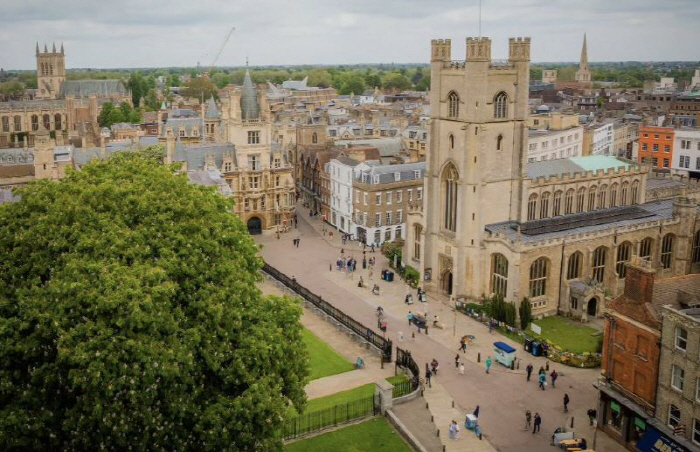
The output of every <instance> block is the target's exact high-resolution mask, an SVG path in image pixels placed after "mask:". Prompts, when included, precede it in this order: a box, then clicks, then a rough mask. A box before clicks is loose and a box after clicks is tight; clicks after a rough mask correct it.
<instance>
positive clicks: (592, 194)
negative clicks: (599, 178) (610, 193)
mask: <svg viewBox="0 0 700 452" xmlns="http://www.w3.org/2000/svg"><path fill="white" fill-rule="evenodd" d="M596 188H597V187H596V186H595V185H594V186H593V187H591V188H589V189H588V210H594V209H595V191H596Z"/></svg>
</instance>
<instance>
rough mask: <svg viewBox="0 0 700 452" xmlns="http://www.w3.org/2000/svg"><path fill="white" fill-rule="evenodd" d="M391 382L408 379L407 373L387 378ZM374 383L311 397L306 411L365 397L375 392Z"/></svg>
mask: <svg viewBox="0 0 700 452" xmlns="http://www.w3.org/2000/svg"><path fill="white" fill-rule="evenodd" d="M387 380H388V381H389V383H392V384H396V383H399V382H402V381H406V380H407V378H406V376H405V375H397V376H395V377H389V378H387ZM375 386H376V385H375V384H374V383H368V384H366V385H362V386H358V387H357V388H354V389H348V390H347V391H340V392H336V393H334V394H331V395H327V396H325V397H319V398H317V399H311V400H309V402H308V403H307V404H306V412H307V413H310V412H312V411H318V410H323V409H326V408H331V407H334V406H336V405H344V404H346V403H348V402H352V401H354V400H357V399H363V398H365V397H369V396H371V395H373V394H374V387H375Z"/></svg>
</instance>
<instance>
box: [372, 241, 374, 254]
mask: <svg viewBox="0 0 700 452" xmlns="http://www.w3.org/2000/svg"><path fill="white" fill-rule="evenodd" d="M372 252H373V253H374V243H373V244H372Z"/></svg>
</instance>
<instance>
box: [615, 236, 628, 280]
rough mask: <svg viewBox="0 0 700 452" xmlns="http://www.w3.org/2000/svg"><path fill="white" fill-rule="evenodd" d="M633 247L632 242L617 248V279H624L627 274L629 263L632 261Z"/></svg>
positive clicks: (624, 243) (623, 243)
mask: <svg viewBox="0 0 700 452" xmlns="http://www.w3.org/2000/svg"><path fill="white" fill-rule="evenodd" d="M631 249H632V245H631V244H630V242H622V243H621V244H620V246H618V247H617V260H616V262H615V272H616V273H617V277H618V278H620V279H624V277H625V275H626V274H627V266H626V265H625V264H627V262H629V260H630V252H631Z"/></svg>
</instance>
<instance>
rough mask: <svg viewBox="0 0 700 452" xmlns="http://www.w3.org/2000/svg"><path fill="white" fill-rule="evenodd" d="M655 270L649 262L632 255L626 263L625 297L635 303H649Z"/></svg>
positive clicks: (652, 294)
mask: <svg viewBox="0 0 700 452" xmlns="http://www.w3.org/2000/svg"><path fill="white" fill-rule="evenodd" d="M655 274H656V271H655V270H654V269H653V268H652V266H651V262H650V261H647V260H645V259H642V258H640V257H639V256H632V259H631V260H630V261H629V262H628V263H627V275H626V277H625V292H624V295H625V298H627V299H628V300H630V301H634V302H636V303H640V304H644V303H651V301H652V299H653V297H654V275H655Z"/></svg>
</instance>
